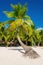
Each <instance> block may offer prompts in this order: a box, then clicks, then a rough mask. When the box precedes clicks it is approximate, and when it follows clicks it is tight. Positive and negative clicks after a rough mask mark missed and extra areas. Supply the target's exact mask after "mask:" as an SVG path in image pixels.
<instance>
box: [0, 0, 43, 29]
mask: <svg viewBox="0 0 43 65" xmlns="http://www.w3.org/2000/svg"><path fill="white" fill-rule="evenodd" d="M18 3H20V4H22V5H24V4H25V3H27V4H28V6H27V7H28V11H27V15H29V16H30V17H31V19H32V21H33V22H34V24H35V26H36V27H42V28H43V0H0V21H1V22H4V21H6V20H9V18H7V16H6V15H5V14H4V13H3V11H12V10H13V9H12V8H11V6H10V4H18Z"/></svg>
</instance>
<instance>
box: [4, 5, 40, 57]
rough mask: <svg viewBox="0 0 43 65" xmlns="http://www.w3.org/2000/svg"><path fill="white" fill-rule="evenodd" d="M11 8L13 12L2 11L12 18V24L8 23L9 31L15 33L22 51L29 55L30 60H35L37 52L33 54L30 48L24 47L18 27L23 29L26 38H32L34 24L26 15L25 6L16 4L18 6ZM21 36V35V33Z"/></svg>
mask: <svg viewBox="0 0 43 65" xmlns="http://www.w3.org/2000/svg"><path fill="white" fill-rule="evenodd" d="M11 7H12V8H13V11H11V12H7V11H4V13H5V14H6V15H7V16H8V17H10V18H13V19H14V21H12V23H10V27H9V28H10V30H14V31H15V32H16V37H17V39H18V41H19V43H20V44H21V46H22V47H23V49H24V50H25V54H26V55H29V56H30V57H32V58H36V57H38V56H39V55H38V54H37V52H35V51H34V50H33V49H32V48H31V47H28V46H26V45H25V44H24V43H23V42H22V41H21V38H20V34H19V32H20V27H21V29H24V31H22V32H24V34H25V35H27V36H28V37H30V36H32V33H33V30H34V29H33V28H34V24H33V22H32V20H31V19H30V17H29V16H27V15H26V11H27V7H26V4H25V5H24V6H22V5H20V4H18V5H13V4H11ZM22 34H23V33H22Z"/></svg>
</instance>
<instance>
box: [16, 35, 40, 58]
mask: <svg viewBox="0 0 43 65" xmlns="http://www.w3.org/2000/svg"><path fill="white" fill-rule="evenodd" d="M17 39H18V41H19V43H20V44H21V46H22V47H23V49H24V50H25V55H26V56H29V57H31V58H37V57H39V55H38V54H37V52H36V51H34V50H33V49H32V48H31V47H29V46H26V45H25V44H24V43H23V42H22V41H21V39H20V37H19V35H18V36H17Z"/></svg>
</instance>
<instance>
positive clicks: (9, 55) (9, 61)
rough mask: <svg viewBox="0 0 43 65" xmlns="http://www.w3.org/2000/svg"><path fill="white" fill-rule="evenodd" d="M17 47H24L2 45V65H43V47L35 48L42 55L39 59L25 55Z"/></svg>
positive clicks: (0, 64)
mask: <svg viewBox="0 0 43 65" xmlns="http://www.w3.org/2000/svg"><path fill="white" fill-rule="evenodd" d="M14 49H16V50H14ZM17 49H22V48H21V47H9V48H8V47H0V65H43V47H36V48H33V49H34V50H36V51H37V52H38V54H39V55H40V57H39V58H37V59H30V58H29V57H24V56H23V54H22V53H20V52H19V51H18V50H17ZM22 51H23V50H22Z"/></svg>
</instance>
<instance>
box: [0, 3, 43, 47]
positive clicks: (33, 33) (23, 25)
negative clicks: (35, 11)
mask: <svg viewBox="0 0 43 65" xmlns="http://www.w3.org/2000/svg"><path fill="white" fill-rule="evenodd" d="M11 7H12V8H13V11H11V12H10V11H9V12H8V11H3V12H4V14H5V15H6V16H7V17H8V18H11V20H7V21H5V22H0V45H5V46H9V45H10V46H18V45H20V44H19V42H20V41H19V40H21V41H22V42H24V44H26V45H29V46H43V29H42V30H37V29H36V28H35V24H34V22H33V21H32V20H31V18H30V16H28V15H26V12H27V4H25V5H21V4H17V5H14V4H11ZM18 36H19V38H20V39H18ZM18 41H19V42H18Z"/></svg>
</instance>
